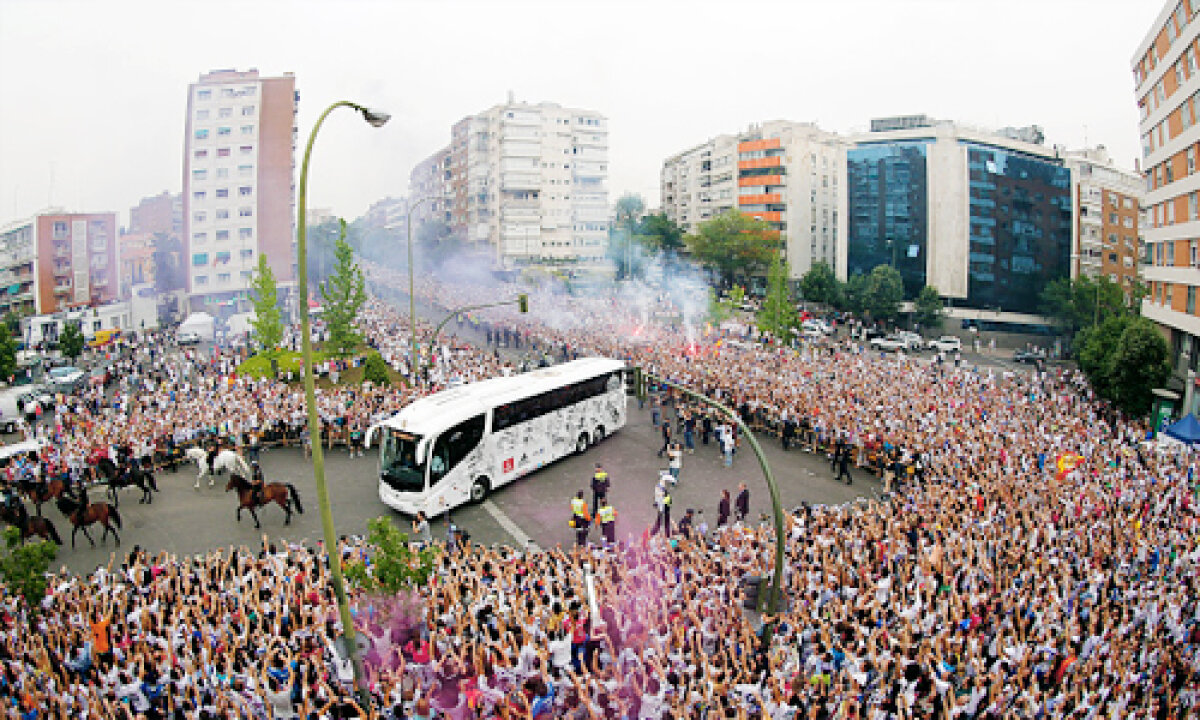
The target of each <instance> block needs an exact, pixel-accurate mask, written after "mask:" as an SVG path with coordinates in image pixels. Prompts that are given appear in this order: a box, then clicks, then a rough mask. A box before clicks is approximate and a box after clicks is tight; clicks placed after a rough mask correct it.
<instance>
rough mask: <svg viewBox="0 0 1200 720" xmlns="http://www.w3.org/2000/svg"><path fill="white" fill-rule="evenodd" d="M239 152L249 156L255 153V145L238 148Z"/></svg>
mask: <svg viewBox="0 0 1200 720" xmlns="http://www.w3.org/2000/svg"><path fill="white" fill-rule="evenodd" d="M238 151H239V152H240V153H241V154H243V155H249V154H250V153H252V152H254V146H253V145H242V146H241V147H239V148H238Z"/></svg>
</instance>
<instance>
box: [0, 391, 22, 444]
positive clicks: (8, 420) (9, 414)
mask: <svg viewBox="0 0 1200 720" xmlns="http://www.w3.org/2000/svg"><path fill="white" fill-rule="evenodd" d="M26 390H27V388H22V387H16V388H9V389H7V390H5V391H3V392H0V432H3V433H5V434H6V435H7V434H9V433H11V432H13V431H15V430H16V429H17V421H18V420H20V419H21V416H22V413H21V406H20V400H21V396H22V395H24V394H25V391H26Z"/></svg>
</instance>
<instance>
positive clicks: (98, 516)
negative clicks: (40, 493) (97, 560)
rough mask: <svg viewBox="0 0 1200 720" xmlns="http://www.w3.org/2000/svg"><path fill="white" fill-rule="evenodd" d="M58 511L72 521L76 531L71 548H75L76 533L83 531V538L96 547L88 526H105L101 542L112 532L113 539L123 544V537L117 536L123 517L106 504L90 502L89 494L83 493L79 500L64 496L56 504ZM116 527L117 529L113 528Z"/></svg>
mask: <svg viewBox="0 0 1200 720" xmlns="http://www.w3.org/2000/svg"><path fill="white" fill-rule="evenodd" d="M56 504H57V505H58V509H59V510H60V511H62V514H63V515H66V516H67V519H68V520H70V521H71V524H72V525H74V526H75V529H73V530H72V531H71V547H75V533H77V532H79V531H80V530H82V531H83V536H84V537H85V538H87V539H88V542H90V543H91V544H92V546H93V547H94V546H95V545H96V541H95V540H93V539H92V536H91V534H90V533H89V532H88V530H87V526H88V525H92V524H94V523H100V524H101V525H103V526H104V534H103V535H101V536H100V542H104V540H105V538H107V537H108V534H109V533H110V532H111V533H112V534H113V538H115V539H116V541H117V545H120V544H121V536H120V535H118V534H117V528H119V527H121V515H120V513H118V512H117V509H116V508H115V507H113V506H112V505H109V504H108V503H106V502H98V503H94V502H88V499H87V493H86V492H85V493H83V497H82V498H81V499H79V500H76V499H75V498H72V497H70V496H68V495H63V496H62V497H60V498H59V499H58V502H57V503H56ZM113 525H116V527H113Z"/></svg>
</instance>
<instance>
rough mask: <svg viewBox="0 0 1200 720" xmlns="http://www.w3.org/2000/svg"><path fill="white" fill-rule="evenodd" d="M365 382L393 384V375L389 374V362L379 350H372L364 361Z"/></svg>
mask: <svg viewBox="0 0 1200 720" xmlns="http://www.w3.org/2000/svg"><path fill="white" fill-rule="evenodd" d="M363 382H369V383H371V384H373V385H391V384H392V379H391V376H389V375H388V365H387V362H386V361H385V360H384V359H383V356H382V355H380V354H379V351H377V350H372V351H371V352H370V353H369V354H368V355H367V359H366V360H365V361H364V362H363Z"/></svg>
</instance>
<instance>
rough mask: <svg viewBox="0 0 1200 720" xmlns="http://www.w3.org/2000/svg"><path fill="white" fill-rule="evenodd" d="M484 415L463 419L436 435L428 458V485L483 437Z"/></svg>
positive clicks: (435, 480) (452, 467) (463, 456)
mask: <svg viewBox="0 0 1200 720" xmlns="http://www.w3.org/2000/svg"><path fill="white" fill-rule="evenodd" d="M484 419H485V416H484V415H476V416H475V417H473V418H471V419H469V420H464V421H463V422H461V423H459V424H457V425H455V426H454V427H452V428H450V429H449V430H447V431H446V432H444V433H442V434H441V436H440V437H438V439H437V442H436V443H434V444H433V454H432V456H431V457H430V459H429V486H430V487H433V486H434V485H436V484H437V482H438V481H439V480H441V479H442V478H443V477H444V476H445V475H446V473H448V472H450V471H451V470H453V469H454V467H455V466H456V465H458V464H459V463H460V462H462V460H463V458H465V457H466V456H467V455H468V454H469V453H470V452H471V451H472V450H474V449H475V447H476V446H477V445H479V441H480V440H481V439H483V428H484Z"/></svg>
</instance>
